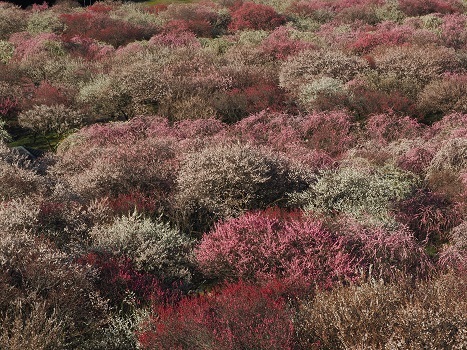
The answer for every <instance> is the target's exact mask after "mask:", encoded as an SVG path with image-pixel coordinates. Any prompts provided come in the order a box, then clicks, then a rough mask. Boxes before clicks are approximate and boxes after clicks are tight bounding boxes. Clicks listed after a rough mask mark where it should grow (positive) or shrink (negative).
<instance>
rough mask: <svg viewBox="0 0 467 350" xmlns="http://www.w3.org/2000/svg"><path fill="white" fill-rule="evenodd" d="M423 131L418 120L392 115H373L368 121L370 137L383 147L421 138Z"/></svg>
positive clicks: (367, 127)
mask: <svg viewBox="0 0 467 350" xmlns="http://www.w3.org/2000/svg"><path fill="white" fill-rule="evenodd" d="M421 129H422V127H421V125H420V124H419V123H418V122H417V121H416V120H414V119H412V118H410V117H403V118H402V117H398V116H396V115H391V114H379V115H373V116H371V117H369V118H368V119H367V121H366V130H367V133H368V136H369V137H370V138H371V139H373V140H375V141H377V142H378V143H380V144H382V145H384V144H387V143H388V142H392V141H395V140H398V139H402V138H406V139H413V138H416V137H418V136H421Z"/></svg>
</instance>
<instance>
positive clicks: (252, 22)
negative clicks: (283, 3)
mask: <svg viewBox="0 0 467 350" xmlns="http://www.w3.org/2000/svg"><path fill="white" fill-rule="evenodd" d="M231 16H232V21H231V22H230V24H229V29H230V30H231V31H236V30H243V29H254V30H259V29H263V30H271V29H274V28H275V27H278V26H280V25H281V24H284V23H285V21H286V18H285V17H284V16H283V15H280V14H278V13H277V12H276V11H275V10H274V9H273V8H272V7H270V6H267V5H263V4H256V3H254V2H244V3H242V4H240V5H237V6H235V7H234V8H233V9H232V14H231Z"/></svg>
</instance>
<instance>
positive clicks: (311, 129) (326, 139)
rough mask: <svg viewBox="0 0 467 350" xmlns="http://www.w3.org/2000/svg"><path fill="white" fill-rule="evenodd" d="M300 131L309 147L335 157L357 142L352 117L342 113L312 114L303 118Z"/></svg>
mask: <svg viewBox="0 0 467 350" xmlns="http://www.w3.org/2000/svg"><path fill="white" fill-rule="evenodd" d="M300 129H301V130H303V136H302V137H303V138H304V142H305V145H306V146H307V147H309V148H311V149H317V150H324V151H326V152H327V153H328V154H330V155H331V156H333V157H335V156H338V155H340V154H342V153H344V152H345V151H346V150H347V149H349V148H350V147H351V146H352V145H353V143H354V142H355V135H354V134H353V133H352V132H351V129H352V117H351V116H349V115H348V114H345V113H342V112H334V113H332V112H331V113H314V114H310V115H308V116H306V117H305V118H303V121H301V123H300Z"/></svg>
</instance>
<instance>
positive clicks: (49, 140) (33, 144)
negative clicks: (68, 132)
mask: <svg viewBox="0 0 467 350" xmlns="http://www.w3.org/2000/svg"><path fill="white" fill-rule="evenodd" d="M62 138H63V137H61V136H60V135H58V134H55V133H50V134H47V135H42V134H37V135H34V134H32V133H31V134H23V135H21V136H20V137H19V138H17V139H15V140H14V141H12V142H10V143H9V144H8V145H9V146H10V147H17V146H24V147H30V148H37V149H40V150H43V151H55V149H56V148H57V145H58V143H59V142H60V141H61V140H62Z"/></svg>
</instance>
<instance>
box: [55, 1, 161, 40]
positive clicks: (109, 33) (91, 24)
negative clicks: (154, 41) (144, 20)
mask: <svg viewBox="0 0 467 350" xmlns="http://www.w3.org/2000/svg"><path fill="white" fill-rule="evenodd" d="M60 18H61V20H62V21H63V22H64V23H65V25H66V29H65V31H64V36H65V39H70V38H73V37H75V36H82V37H87V38H91V39H96V40H98V41H104V42H106V43H108V44H111V45H113V46H115V47H117V46H120V45H124V44H127V43H129V42H132V41H135V40H141V39H149V38H150V37H151V36H152V35H153V34H154V33H155V28H154V27H153V28H151V27H149V26H145V27H143V26H138V25H135V24H131V23H129V22H126V21H122V20H117V19H113V18H111V17H110V16H109V15H108V14H106V13H105V12H100V11H92V10H91V11H86V12H76V13H64V14H62V15H61V16H60ZM117 28H118V30H117Z"/></svg>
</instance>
